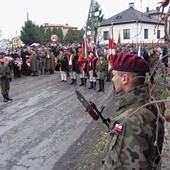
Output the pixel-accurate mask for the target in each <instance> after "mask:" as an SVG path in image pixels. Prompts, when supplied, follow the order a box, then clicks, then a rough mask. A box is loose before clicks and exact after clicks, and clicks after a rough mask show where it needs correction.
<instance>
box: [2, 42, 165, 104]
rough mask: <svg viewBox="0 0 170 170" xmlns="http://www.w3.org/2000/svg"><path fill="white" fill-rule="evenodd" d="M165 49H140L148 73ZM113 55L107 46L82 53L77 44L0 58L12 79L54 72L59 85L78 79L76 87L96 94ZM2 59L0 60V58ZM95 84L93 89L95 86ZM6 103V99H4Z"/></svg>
mask: <svg viewBox="0 0 170 170" xmlns="http://www.w3.org/2000/svg"><path fill="white" fill-rule="evenodd" d="M118 52H128V53H131V54H136V53H137V50H135V49H134V48H133V47H132V46H131V47H130V46H127V47H121V48H120V47H118V46H117V47H116V48H115V53H118ZM166 53H167V47H164V48H162V50H161V48H160V47H156V48H153V49H151V50H149V51H148V49H147V48H146V47H145V48H144V49H143V58H144V59H145V60H146V61H147V62H148V63H149V65H150V70H151V71H150V73H151V72H152V69H154V66H155V62H157V61H158V60H159V59H160V56H161V55H166ZM113 56H114V53H113V54H110V49H109V48H108V46H107V45H101V46H95V45H94V44H93V45H91V46H87V49H86V52H85V49H84V48H83V46H81V45H80V44H78V45H77V46H75V45H73V44H72V45H70V44H68V45H67V46H64V45H62V44H58V45H55V46H45V45H38V46H32V47H31V46H26V47H22V48H17V49H8V50H5V51H2V50H0V57H1V58H3V61H4V63H6V64H8V66H9V68H10V70H11V80H12V78H15V79H17V78H21V76H22V75H24V76H39V75H41V74H54V72H55V71H56V72H58V73H59V74H60V77H61V82H70V85H72V84H73V85H77V79H80V80H79V82H81V83H80V84H79V85H80V86H86V85H87V82H88V86H89V87H88V88H89V89H93V90H96V87H98V91H99V92H104V91H105V88H104V86H105V80H106V81H111V79H112V74H111V69H112V61H113ZM1 60H2V59H1ZM166 66H167V60H166V58H164V59H163V60H162V62H161V65H160V64H159V65H158V68H159V69H161V71H162V73H161V74H162V75H163V74H165V73H166V71H165V70H166V69H165V68H166ZM155 72H156V71H154V73H153V74H152V76H151V81H152V83H153V82H154V78H153V77H154V75H155ZM96 83H97V86H96ZM5 101H7V100H5Z"/></svg>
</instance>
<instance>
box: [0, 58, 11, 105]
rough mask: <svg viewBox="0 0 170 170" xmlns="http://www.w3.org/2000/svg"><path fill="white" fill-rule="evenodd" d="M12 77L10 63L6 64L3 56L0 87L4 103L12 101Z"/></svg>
mask: <svg viewBox="0 0 170 170" xmlns="http://www.w3.org/2000/svg"><path fill="white" fill-rule="evenodd" d="M11 77H12V76H11V70H10V67H9V65H8V63H5V62H4V58H3V56H0V85H1V93H2V95H3V98H4V102H8V100H12V99H11V98H9V89H10V82H11V80H12V78H11Z"/></svg>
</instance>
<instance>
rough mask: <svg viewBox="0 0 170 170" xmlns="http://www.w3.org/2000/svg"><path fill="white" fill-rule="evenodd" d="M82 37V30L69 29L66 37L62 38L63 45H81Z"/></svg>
mask: <svg viewBox="0 0 170 170" xmlns="http://www.w3.org/2000/svg"><path fill="white" fill-rule="evenodd" d="M83 35H84V30H83V29H81V30H72V29H69V30H68V32H67V34H66V36H65V37H64V43H65V44H68V43H71V44H72V43H75V42H76V43H81V41H82V38H83Z"/></svg>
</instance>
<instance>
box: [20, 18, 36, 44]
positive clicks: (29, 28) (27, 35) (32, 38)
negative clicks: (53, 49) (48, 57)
mask: <svg viewBox="0 0 170 170" xmlns="http://www.w3.org/2000/svg"><path fill="white" fill-rule="evenodd" d="M37 29H38V27H37V26H36V25H35V24H34V23H33V22H32V21H31V20H27V21H26V22H25V26H23V27H22V30H21V40H22V41H23V42H24V44H26V45H31V44H32V43H34V42H36V40H37V39H36V37H37V35H36V34H37V32H38V30H37Z"/></svg>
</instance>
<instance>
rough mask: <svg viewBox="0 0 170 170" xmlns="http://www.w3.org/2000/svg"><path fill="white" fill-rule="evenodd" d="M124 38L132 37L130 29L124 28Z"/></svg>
mask: <svg viewBox="0 0 170 170" xmlns="http://www.w3.org/2000/svg"><path fill="white" fill-rule="evenodd" d="M123 39H130V29H125V30H123Z"/></svg>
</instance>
